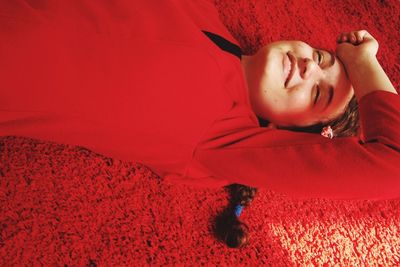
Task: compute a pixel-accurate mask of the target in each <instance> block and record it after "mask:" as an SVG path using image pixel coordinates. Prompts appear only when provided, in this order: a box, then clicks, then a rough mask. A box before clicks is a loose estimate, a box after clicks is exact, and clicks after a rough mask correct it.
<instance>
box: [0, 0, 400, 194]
mask: <svg viewBox="0 0 400 267" xmlns="http://www.w3.org/2000/svg"><path fill="white" fill-rule="evenodd" d="M0 10H2V11H3V14H7V16H4V15H2V16H1V23H0V59H1V60H0V84H1V86H0V135H1V136H6V135H18V136H26V137H32V138H38V139H43V140H48V141H55V142H60V143H65V144H72V145H80V146H84V147H87V148H88V149H91V150H93V151H95V152H98V153H101V154H104V155H106V156H109V157H115V158H119V159H122V160H131V161H138V162H142V163H144V164H146V165H147V166H149V167H150V168H151V169H153V170H154V171H155V172H156V173H157V174H159V175H160V176H161V177H163V178H164V179H165V182H173V183H185V184H191V185H197V186H209V187H210V186H213V187H219V186H224V185H228V184H232V183H238V184H245V185H248V186H252V187H266V188H270V189H272V190H276V191H279V192H282V193H286V194H288V195H291V196H294V197H299V198H308V197H326V198H334V199H388V198H397V197H399V196H400V190H399V188H400V178H399V173H400V153H399V148H400V129H399V127H398V125H400V114H399V110H400V100H399V97H398V95H397V94H396V91H395V90H394V88H393V86H392V85H391V84H390V81H389V80H388V79H387V76H386V75H385V73H384V72H383V70H382V69H381V68H380V65H379V63H378V62H377V60H376V58H375V54H376V50H373V48H374V47H375V49H377V43H375V42H374V40H373V38H372V37H371V36H370V35H369V34H367V33H366V32H362V31H361V32H354V33H352V34H354V35H355V37H357V41H358V42H359V43H360V45H355V43H344V44H340V45H339V46H338V50H337V56H338V57H339V58H338V57H336V56H335V55H334V54H333V53H330V52H328V51H322V50H317V49H314V48H312V47H310V46H308V45H307V44H305V43H303V42H297V41H296V42H278V43H273V44H270V45H267V46H266V47H265V48H262V49H260V51H259V52H258V53H256V54H255V55H253V56H249V57H247V56H242V55H241V52H240V49H239V47H238V45H237V42H236V41H235V40H234V38H233V37H232V36H231V35H230V33H229V32H228V31H227V30H226V28H225V27H224V25H222V23H221V22H220V21H219V17H218V12H217V11H216V10H215V8H214V6H213V5H212V4H211V3H209V2H208V1H183V0H182V1H178V0H176V1H157V3H155V1H141V0H137V1H130V0H125V1H115V2H113V1H111V2H110V1H90V0H85V1H43V0H42V1H34V0H31V1H2V2H1V3H0ZM347 36H348V37H347V38H350V37H352V35H347ZM374 44H375V45H374ZM342 62H343V63H344V66H343V63H342ZM366 62H368V64H367V63H366ZM344 67H345V68H346V70H345V68H344ZM346 71H347V74H348V75H346ZM351 85H352V86H351ZM353 91H354V93H353ZM353 94H355V98H354V97H353ZM352 98H353V101H351V100H350V99H352ZM349 101H350V102H349ZM355 101H356V102H357V103H358V106H359V111H360V112H359V113H360V121H361V135H360V137H344V138H333V139H330V138H325V137H324V136H322V135H321V134H320V133H321V132H322V131H323V130H324V127H327V128H325V131H324V132H323V133H324V135H326V136H331V135H330V134H331V133H330V132H329V128H328V126H329V125H330V126H331V128H335V127H334V124H336V125H341V126H340V127H341V128H342V130H343V129H345V128H346V123H345V122H346V121H350V123H349V124H350V125H352V124H353V123H354V121H357V120H354V119H353V120H351V118H354V116H353V117H352V116H347V115H344V114H346V113H345V112H346V110H351V112H348V113H350V114H355V112H354V110H355V109H356V108H355V105H354V102H355ZM348 103H352V104H351V105H348ZM341 118H344V119H341ZM348 118H350V120H349V119H348ZM338 121H339V122H340V121H341V122H340V123H339V122H338ZM263 123H265V125H268V127H262V126H263ZM343 125H344V126H343ZM299 127H303V128H304V129H301V128H300V129H301V130H304V131H308V132H296V131H293V130H296V129H297V130H298V129H299ZM333 130H334V133H333V134H336V135H338V134H337V133H336V132H341V131H342V130H339V131H335V129H333ZM310 131H316V132H317V134H315V133H309V132H310ZM325 132H326V134H325ZM346 136H347V135H346Z"/></svg>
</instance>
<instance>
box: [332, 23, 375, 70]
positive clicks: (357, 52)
mask: <svg viewBox="0 0 400 267" xmlns="http://www.w3.org/2000/svg"><path fill="white" fill-rule="evenodd" d="M337 42H338V46H337V48H336V55H337V56H338V57H339V59H340V60H341V61H342V62H343V63H344V64H345V66H346V67H349V65H353V64H356V65H357V64H360V63H361V64H366V63H368V61H369V60H370V59H371V58H376V53H377V52H378V48H379V44H378V42H377V41H376V40H375V38H374V37H372V35H371V34H369V33H368V32H367V31H366V30H360V31H352V32H348V33H341V34H340V35H339V36H338V39H337Z"/></svg>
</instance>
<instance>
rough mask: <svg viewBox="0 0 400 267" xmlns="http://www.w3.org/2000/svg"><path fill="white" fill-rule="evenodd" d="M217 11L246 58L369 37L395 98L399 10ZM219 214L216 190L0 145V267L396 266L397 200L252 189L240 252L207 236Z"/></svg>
mask: <svg viewBox="0 0 400 267" xmlns="http://www.w3.org/2000/svg"><path fill="white" fill-rule="evenodd" d="M215 3H216V5H217V8H218V9H219V11H220V14H221V19H222V21H223V22H224V23H225V24H226V25H227V27H228V29H229V30H230V31H231V32H232V34H233V35H234V36H235V37H236V38H237V40H238V41H239V42H240V44H241V46H242V47H243V50H244V51H245V52H246V53H252V52H255V51H256V50H257V49H258V48H260V47H262V46H263V45H265V44H267V43H269V42H271V41H276V40H281V39H286V40H303V41H307V42H308V43H309V44H310V45H312V46H314V47H324V48H329V49H334V48H335V39H336V36H337V35H338V34H339V33H340V32H342V31H350V30H358V29H366V30H368V31H369V32H370V33H371V34H372V35H373V36H374V37H375V38H376V39H377V40H378V41H379V43H380V50H379V52H378V59H379V60H380V62H381V64H382V65H383V67H384V69H385V70H386V71H387V73H388V75H389V77H390V78H391V80H392V82H393V85H394V86H395V88H399V85H400V84H399V76H400V75H399V74H400V63H399V62H400V53H399V52H398V51H399V42H398V41H399V40H400V19H399V17H400V2H398V1H397V0H391V1H384V0H380V1H372V0H370V1H355V0H354V1H350V0H343V1H316V0H311V1H266V0H258V1H257V0H223V1H222V0H216V1H215ZM349 179H351V177H349ZM227 204H228V194H227V192H226V191H225V190H224V189H223V188H221V189H199V188H193V187H189V186H184V185H170V184H167V183H165V182H163V181H162V179H161V178H159V177H157V176H156V175H155V174H154V173H152V172H151V171H150V170H149V169H148V168H147V167H146V166H144V165H142V164H141V163H140V162H124V161H120V160H117V159H111V158H107V157H104V156H103V155H99V154H96V153H94V152H92V151H89V150H87V149H85V148H83V147H79V146H71V145H63V144H55V143H51V142H46V141H45V140H35V139H30V138H26V137H12V136H11V137H0V266H23V265H29V266H31V265H35V266H36V265H44V266H143V265H144V266H145V265H156V266H161V265H162V266H165V265H190V266H198V265H222V266H228V265H231V266H262V265H267V266H268V265H271V266H365V265H367V266H378V265H379V266H399V265H400V200H387V201H332V200H327V199H309V200H301V201H299V200H296V199H292V198H290V197H288V196H284V195H282V194H279V192H273V191H271V190H268V189H259V192H258V194H257V196H256V198H255V199H254V201H253V203H252V204H251V205H250V206H249V207H248V208H246V209H245V210H244V211H243V213H242V216H241V219H243V221H245V222H246V223H247V224H248V226H249V227H250V244H249V245H248V246H247V247H245V248H243V249H239V250H238V249H230V248H227V247H226V246H225V245H224V244H223V243H221V242H220V241H218V240H217V239H216V238H215V237H214V235H213V220H214V218H215V216H216V215H217V214H218V213H219V212H220V211H221V210H223V209H224V207H225V206H226V205H227Z"/></svg>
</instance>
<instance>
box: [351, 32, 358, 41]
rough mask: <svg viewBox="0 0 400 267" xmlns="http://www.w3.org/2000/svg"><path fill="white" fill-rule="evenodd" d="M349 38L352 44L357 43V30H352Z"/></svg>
mask: <svg viewBox="0 0 400 267" xmlns="http://www.w3.org/2000/svg"><path fill="white" fill-rule="evenodd" d="M349 40H350V42H351V43H352V44H355V43H357V37H356V35H355V32H351V33H350V34H349Z"/></svg>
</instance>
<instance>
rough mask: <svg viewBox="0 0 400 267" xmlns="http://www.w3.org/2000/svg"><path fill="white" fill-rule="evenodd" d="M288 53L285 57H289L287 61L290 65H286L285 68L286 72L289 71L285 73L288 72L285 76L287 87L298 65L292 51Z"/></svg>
mask: <svg viewBox="0 0 400 267" xmlns="http://www.w3.org/2000/svg"><path fill="white" fill-rule="evenodd" d="M286 55H287V56H286V57H285V58H287V59H285V62H286V64H288V65H289V66H285V70H286V72H288V73H285V74H286V75H285V78H286V80H285V87H287V85H288V84H289V82H290V80H291V79H292V77H293V74H294V68H295V66H296V59H295V57H294V56H293V55H292V54H290V52H288V53H287V54H286Z"/></svg>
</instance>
